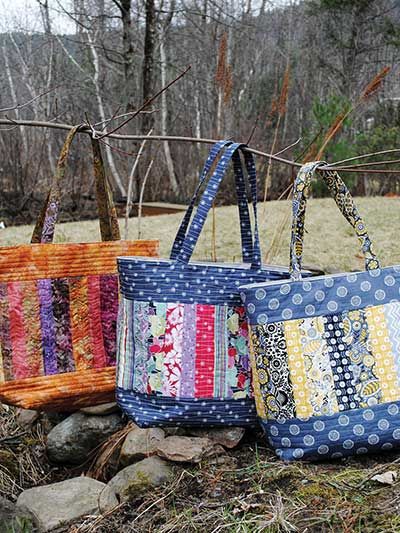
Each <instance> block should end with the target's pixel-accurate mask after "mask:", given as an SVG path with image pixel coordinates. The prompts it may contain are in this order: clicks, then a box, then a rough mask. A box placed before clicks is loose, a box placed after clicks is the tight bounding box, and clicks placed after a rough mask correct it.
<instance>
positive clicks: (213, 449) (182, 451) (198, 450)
mask: <svg viewBox="0 0 400 533" xmlns="http://www.w3.org/2000/svg"><path fill="white" fill-rule="evenodd" d="M221 453H224V449H223V448H222V447H221V446H218V445H216V444H215V443H214V442H213V441H212V440H211V439H206V438H201V437H181V436H172V437H167V438H166V439H163V440H161V441H160V442H159V443H158V446H157V455H159V456H161V457H164V458H165V459H169V460H170V461H175V462H183V463H199V462H200V461H201V460H202V459H204V458H205V457H210V456H211V455H218V454H221Z"/></svg>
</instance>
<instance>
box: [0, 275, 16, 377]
mask: <svg viewBox="0 0 400 533" xmlns="http://www.w3.org/2000/svg"><path fill="white" fill-rule="evenodd" d="M0 342H1V353H2V357H3V372H4V378H5V380H6V381H10V380H12V379H13V371H12V369H13V366H12V349H11V337H10V315H9V307H8V297H7V283H0Z"/></svg>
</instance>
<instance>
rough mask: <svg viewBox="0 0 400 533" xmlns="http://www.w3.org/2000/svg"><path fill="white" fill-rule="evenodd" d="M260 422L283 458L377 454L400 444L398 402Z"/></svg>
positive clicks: (329, 457)
mask: <svg viewBox="0 0 400 533" xmlns="http://www.w3.org/2000/svg"><path fill="white" fill-rule="evenodd" d="M261 425H262V427H263V429H264V431H265V434H266V436H267V437H268V440H269V443H270V444H271V446H273V447H274V448H275V450H276V452H277V454H278V455H279V456H280V457H281V458H282V459H284V460H286V461H292V460H294V459H308V460H318V459H319V460H321V459H325V460H326V459H338V458H341V457H346V456H348V455H361V454H365V453H368V452H375V453H378V452H379V453H380V452H382V451H386V450H392V449H395V448H399V447H400V401H396V402H389V403H381V404H378V405H375V406H373V407H369V408H366V409H363V408H360V409H350V410H348V411H345V412H344V413H335V414H333V415H329V416H318V417H311V418H309V419H306V420H302V419H299V418H293V419H292V420H287V421H285V422H282V423H281V424H276V423H275V422H274V421H268V420H262V421H261Z"/></svg>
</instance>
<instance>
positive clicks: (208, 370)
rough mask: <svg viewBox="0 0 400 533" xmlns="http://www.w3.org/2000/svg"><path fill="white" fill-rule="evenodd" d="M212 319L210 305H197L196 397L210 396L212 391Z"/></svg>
mask: <svg viewBox="0 0 400 533" xmlns="http://www.w3.org/2000/svg"><path fill="white" fill-rule="evenodd" d="M214 320H215V310H214V306H212V305H201V304H200V305H198V306H197V315H196V369H195V396H196V398H212V396H213V393H214Z"/></svg>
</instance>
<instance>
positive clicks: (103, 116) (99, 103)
mask: <svg viewBox="0 0 400 533" xmlns="http://www.w3.org/2000/svg"><path fill="white" fill-rule="evenodd" d="M87 38H88V43H89V47H90V51H91V54H92V57H93V66H94V77H93V84H94V90H95V93H96V100H97V108H98V111H99V115H100V120H101V121H102V122H104V123H105V122H106V113H105V110H104V103H103V98H102V95H101V91H100V81H99V80H100V61H99V55H98V53H97V50H96V46H95V44H94V42H93V39H92V37H91V35H90V34H89V32H87ZM105 151H106V157H107V162H108V165H109V167H110V170H111V174H112V176H113V178H114V181H115V183H116V185H117V187H118V189H119V191H120V193H121V194H122V196H126V190H125V187H124V185H123V183H122V181H121V178H120V175H119V173H118V170H117V167H116V166H115V162H114V157H113V153H112V150H111V147H110V146H109V145H108V144H106V145H105Z"/></svg>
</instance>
